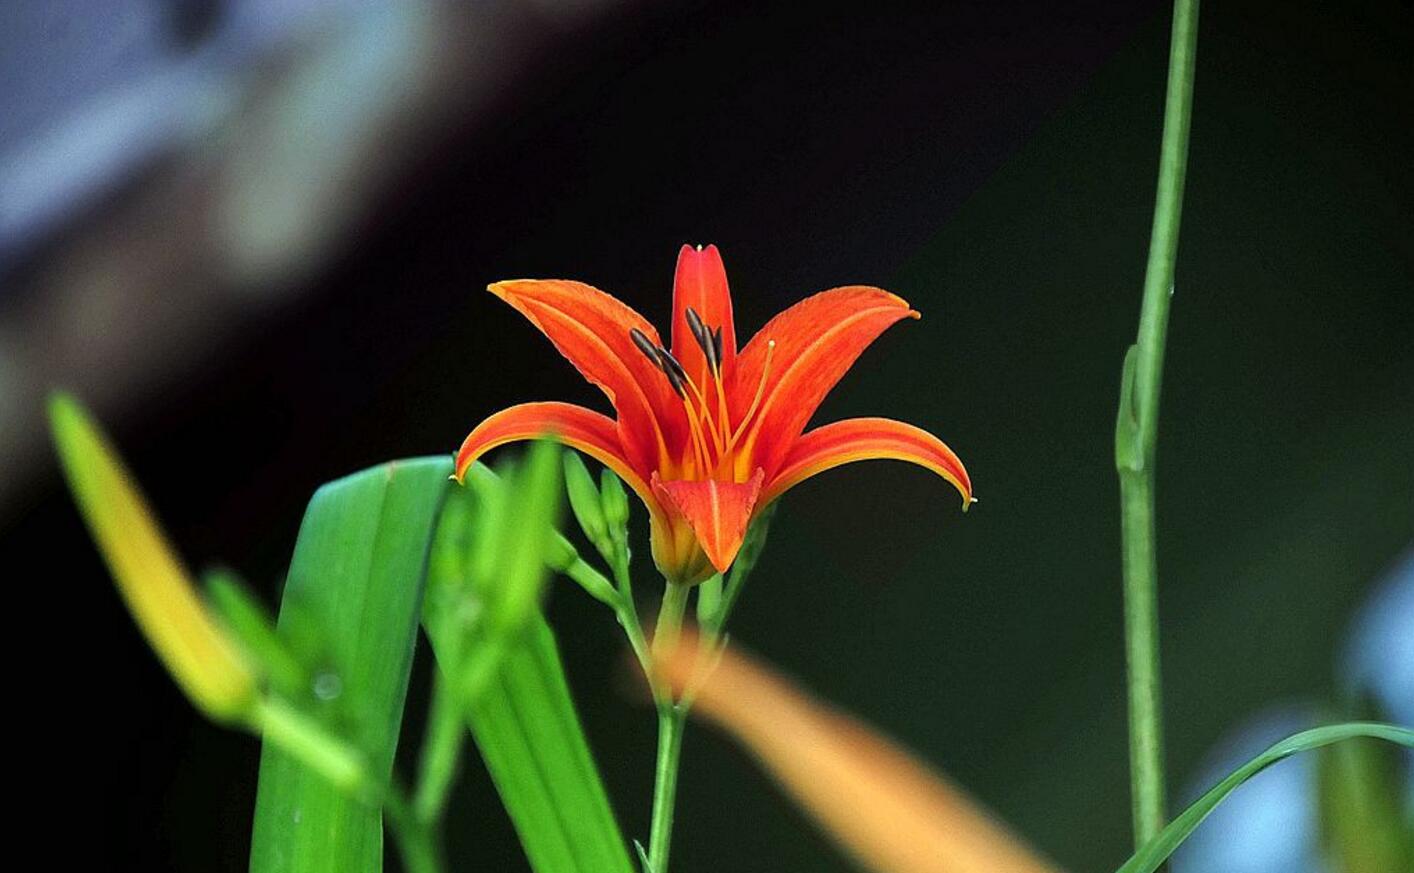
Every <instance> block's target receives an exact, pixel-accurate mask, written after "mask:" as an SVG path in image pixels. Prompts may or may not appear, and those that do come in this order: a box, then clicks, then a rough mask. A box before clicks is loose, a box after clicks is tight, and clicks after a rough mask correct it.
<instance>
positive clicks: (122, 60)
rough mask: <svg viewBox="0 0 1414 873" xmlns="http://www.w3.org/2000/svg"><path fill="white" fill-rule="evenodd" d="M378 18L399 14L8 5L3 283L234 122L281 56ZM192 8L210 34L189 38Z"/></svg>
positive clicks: (128, 4) (293, 7) (3, 22)
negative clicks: (155, 169) (119, 196)
mask: <svg viewBox="0 0 1414 873" xmlns="http://www.w3.org/2000/svg"><path fill="white" fill-rule="evenodd" d="M379 8H383V9H385V11H386V8H387V7H385V6H384V4H381V3H375V2H373V0H232V2H227V3H219V2H210V3H205V4H202V3H178V2H170V0H169V2H157V0H111V2H103V3H92V2H87V0H49V2H45V3H7V4H0V82H2V83H3V88H0V272H4V270H5V268H6V267H7V266H9V265H10V263H11V262H12V261H13V260H15V259H16V258H18V257H20V256H21V255H22V254H23V253H24V252H25V251H26V250H28V249H29V248H30V247H31V246H33V245H34V244H36V243H38V242H39V241H41V240H42V239H43V238H44V237H45V236H47V235H48V234H50V233H52V232H53V231H55V230H56V229H58V228H59V227H61V226H62V225H63V223H64V222H65V221H67V220H69V219H70V218H72V217H73V216H74V215H75V214H77V213H78V212H80V211H81V210H82V209H83V208H85V207H86V206H88V205H90V204H91V203H93V202H94V201H95V200H96V199H97V198H98V197H100V196H102V195H103V194H104V193H105V192H106V191H108V190H110V189H112V188H113V187H114V186H116V185H118V184H120V183H121V182H122V181H123V180H124V179H126V178H128V177H130V176H131V175H132V174H134V173H136V172H137V171H139V170H141V169H142V168H143V167H145V166H147V165H148V164H149V163H150V162H152V161H153V160H154V159H156V158H157V157H159V156H160V155H162V154H163V153H165V152H167V151H168V150H170V149H173V148H174V147H177V146H180V145H182V144H183V143H185V142H188V141H190V140H191V139H192V138H194V137H197V136H199V135H202V134H204V133H207V132H209V131H210V130H211V129H212V128H213V127H214V126H215V125H216V124H217V123H219V122H220V121H221V120H222V119H224V118H226V117H228V115H229V114H230V112H231V111H232V110H233V109H234V108H235V107H236V106H237V105H238V103H239V98H240V96H241V92H242V86H243V84H244V76H245V75H246V74H247V73H248V72H250V71H251V70H252V69H253V68H254V67H255V66H256V63H257V62H258V61H259V60H261V59H262V58H264V57H265V56H266V55H268V54H269V53H270V52H271V51H272V50H274V49H278V48H280V47H282V46H284V45H287V44H290V43H295V42H298V40H299V39H300V38H301V37H302V36H306V35H307V34H308V32H309V31H310V30H311V29H313V28H314V27H316V26H321V25H324V24H327V23H329V22H331V21H335V20H339V19H348V18H356V17H359V15H361V14H365V13H370V12H373V11H374V10H377V9H379ZM193 9H196V10H199V15H204V16H205V17H206V18H207V19H209V21H208V22H206V24H207V26H205V27H203V28H201V29H199V31H198V32H195V33H184V26H189V25H190V21H186V19H189V18H191V17H192V16H193V14H195V13H193V11H192V10H193ZM184 22H185V24H184Z"/></svg>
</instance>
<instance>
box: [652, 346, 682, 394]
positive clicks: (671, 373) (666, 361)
mask: <svg viewBox="0 0 1414 873" xmlns="http://www.w3.org/2000/svg"><path fill="white" fill-rule="evenodd" d="M658 360H659V361H661V362H662V365H663V372H664V373H667V374H668V381H670V382H673V383H674V384H673V387H674V388H675V389H677V391H678V393H679V394H681V393H682V391H683V386H685V385H686V384H687V381H688V380H687V371H686V370H684V369H683V368H682V364H679V363H678V359H677V358H675V357H673V353H672V352H670V351H668V350H667V349H664V348H659V349H658Z"/></svg>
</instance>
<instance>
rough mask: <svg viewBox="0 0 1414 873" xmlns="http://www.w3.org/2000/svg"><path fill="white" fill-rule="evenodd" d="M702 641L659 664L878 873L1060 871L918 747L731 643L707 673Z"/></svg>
mask: <svg viewBox="0 0 1414 873" xmlns="http://www.w3.org/2000/svg"><path fill="white" fill-rule="evenodd" d="M699 651H700V649H699V645H698V644H697V641H695V640H693V639H692V637H691V635H690V634H688V633H686V632H685V633H684V638H683V640H682V641H681V642H680V643H679V644H678V645H677V646H676V647H675V648H673V649H672V650H671V651H670V652H668V653H667V655H666V657H661V658H659V660H658V664H657V666H658V667H659V668H660V669H661V670H662V671H663V675H664V678H666V679H667V681H668V682H669V684H670V685H671V686H672V687H673V688H674V690H675V691H679V690H681V689H685V688H687V687H690V685H691V684H692V683H700V684H698V690H697V697H696V705H695V706H694V707H693V715H700V716H702V717H703V718H706V719H707V720H708V721H711V722H714V723H716V725H717V726H718V727H720V728H722V729H723V730H724V731H726V732H727V733H728V734H730V735H731V736H732V737H734V738H735V739H736V740H737V741H738V742H739V743H741V744H742V745H743V746H744V747H746V749H747V750H748V751H750V752H751V754H752V755H754V756H755V757H756V759H757V760H758V761H759V762H760V763H761V766H762V768H763V769H765V770H766V771H767V772H768V773H770V774H771V775H772V776H774V777H775V778H776V781H777V782H779V783H780V785H781V787H782V788H783V789H785V791H786V793H787V794H789V795H790V796H791V797H792V798H793V799H794V800H795V802H796V803H798V804H799V805H800V806H801V807H802V808H803V809H805V810H806V811H807V812H808V813H809V814H810V815H811V816H812V817H814V819H815V820H816V821H817V822H818V823H819V824H820V826H821V827H822V828H823V829H824V830H825V831H826V833H828V834H829V835H830V836H831V837H832V838H834V839H835V841H837V842H838V843H839V844H840V845H841V846H843V847H844V848H845V849H847V850H848V851H849V852H850V853H851V854H852V855H854V857H855V858H856V859H858V860H859V861H860V863H861V864H862V865H863V867H864V868H865V869H868V870H872V871H875V873H993V871H999V870H1004V871H1007V873H1058V871H1059V868H1058V867H1055V866H1054V865H1053V864H1052V863H1051V862H1049V861H1047V860H1046V859H1045V858H1042V857H1041V856H1040V855H1038V854H1037V853H1036V852H1035V851H1034V850H1032V849H1031V848H1030V847H1028V846H1027V845H1026V844H1025V843H1024V842H1023V841H1022V840H1021V839H1019V838H1018V837H1017V836H1016V834H1014V833H1012V832H1011V831H1010V830H1009V829H1008V828H1007V827H1006V826H1005V825H1004V824H1003V823H1002V822H1001V821H999V820H998V819H997V818H996V817H995V816H993V815H992V813H991V812H990V811H988V810H987V809H985V808H983V807H982V806H981V805H980V804H978V803H977V801H975V800H973V799H972V798H971V797H969V796H968V795H967V793H966V792H964V791H963V790H962V789H960V788H958V787H957V786H956V785H954V784H953V783H952V782H950V781H949V780H947V779H945V778H944V777H943V776H942V775H941V774H939V773H937V772H935V771H934V770H933V769H932V768H930V767H929V766H928V765H927V764H926V763H924V762H923V761H921V760H920V759H918V758H917V757H915V756H914V755H913V754H912V753H910V752H909V751H908V750H907V749H905V748H903V747H901V746H899V745H898V744H897V743H895V742H893V741H891V740H890V739H888V738H886V737H884V736H883V735H881V734H880V733H879V732H878V731H877V730H875V729H874V728H872V727H871V726H869V725H867V724H865V723H864V722H862V721H860V720H858V719H856V718H853V717H851V716H849V715H847V714H845V713H843V712H841V711H839V710H836V709H834V708H832V707H830V706H828V705H827V704H825V703H823V702H822V701H819V700H816V699H814V698H811V697H809V696H808V695H806V694H805V693H804V692H803V691H801V690H800V689H799V688H796V687H794V686H792V685H791V684H790V683H788V682H787V681H786V680H785V679H783V678H782V677H781V676H779V675H777V674H776V673H775V672H774V671H772V670H770V669H768V668H767V667H766V666H764V665H762V664H760V663H757V662H755V661H754V660H753V659H748V658H747V657H746V656H745V655H744V654H742V652H741V650H740V648H739V647H737V646H735V645H732V646H728V647H726V648H725V649H724V650H721V651H720V654H719V655H718V656H717V657H718V658H719V660H718V661H717V662H716V664H715V667H713V668H711V672H710V673H708V674H707V676H706V679H705V681H702V679H703V670H702V666H701V665H700V664H699V663H698V658H699V657H701V656H700V655H698V654H697V653H698V652H699Z"/></svg>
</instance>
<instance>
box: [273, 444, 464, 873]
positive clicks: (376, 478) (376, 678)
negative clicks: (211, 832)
mask: <svg viewBox="0 0 1414 873" xmlns="http://www.w3.org/2000/svg"><path fill="white" fill-rule="evenodd" d="M450 473H451V461H450V459H447V458H419V459H414V460H408V461H396V462H393V463H389V464H384V465H381V466H378V467H374V468H371V469H369V470H365V471H363V472H361V473H356V474H354V475H352V476H348V477H346V478H344V479H340V480H338V481H336V482H331V483H329V484H328V485H325V486H324V487H322V488H320V489H319V491H318V492H316V493H315V495H314V498H313V499H312V500H311V501H310V504H309V508H308V509H307V510H306V512H305V517H304V523H303V525H302V526H301V528H300V534H299V540H298V542H297V544H296V545H295V553H294V558H293V561H292V563H291V565H290V573H289V578H288V581H287V583H286V586H285V594H284V598H283V601H282V603H281V609H280V622H279V632H280V634H281V635H282V636H284V635H285V633H286V632H287V630H288V629H291V628H292V627H293V628H295V629H300V628H301V625H302V624H303V623H304V622H305V621H312V622H314V623H316V624H317V626H318V628H319V630H320V633H321V642H322V645H323V650H324V651H325V652H326V656H327V660H326V662H325V663H324V664H323V665H322V666H321V670H320V672H319V674H318V675H317V676H316V678H315V680H314V684H315V689H314V692H315V693H314V696H315V698H316V700H317V702H318V703H319V704H320V706H321V709H320V716H321V717H322V719H323V720H324V722H325V723H326V725H328V726H329V727H330V728H331V729H332V730H335V731H336V732H337V733H338V734H339V735H340V736H343V737H346V738H348V739H350V740H351V741H352V742H353V744H354V745H355V746H356V747H357V748H358V749H359V751H360V752H361V753H362V754H363V756H364V760H365V762H366V765H367V768H368V772H369V774H370V775H371V776H372V777H373V778H374V779H375V780H380V781H382V780H386V779H387V778H388V777H389V774H390V772H391V769H392V763H393V753H394V750H395V748H396V746H397V741H398V729H399V727H400V724H401V722H402V716H403V702H404V698H405V696H406V693H407V683H408V673H409V671H410V669H411V666H412V654H413V645H414V642H415V640H416V632H417V622H418V615H419V610H420V607H421V600H422V587H423V579H424V577H425V574H426V567H427V556H428V549H429V546H430V544H431V542H432V533H433V530H434V526H435V523H436V520H437V516H438V512H439V510H440V508H441V505H442V501H443V499H444V498H445V496H446V493H447V491H448V486H447V477H448V475H449V474H450ZM292 622H293V624H292ZM301 632H303V631H302V630H301ZM382 866H383V828H382V822H381V819H380V816H379V814H378V812H377V811H375V810H373V809H371V808H370V807H368V806H367V805H365V804H364V803H361V802H360V801H359V800H356V799H354V798H353V797H350V796H349V795H347V794H345V793H342V792H340V791H339V790H337V789H336V788H335V787H334V786H332V785H331V784H329V782H328V781H327V780H325V779H324V778H323V777H322V776H320V775H319V774H317V773H315V772H313V771H312V770H310V769H309V768H308V767H306V766H304V765H302V764H300V763H298V762H296V761H295V760H294V759H292V758H291V757H290V756H289V755H287V754H285V753H283V752H281V751H280V750H278V749H276V748H274V747H273V746H272V745H271V744H269V743H267V744H266V745H265V748H264V750H263V754H262V756H261V763H260V784H259V788H258V792H257V796H256V809H255V826H254V833H253V836H252V839H251V859H250V869H251V871H252V873H286V871H289V873H311V871H326V870H327V871H336V873H362V871H378V870H381V869H382Z"/></svg>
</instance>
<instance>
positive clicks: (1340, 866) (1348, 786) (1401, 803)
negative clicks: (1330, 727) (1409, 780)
mask: <svg viewBox="0 0 1414 873" xmlns="http://www.w3.org/2000/svg"><path fill="white" fill-rule="evenodd" d="M1361 708H1362V709H1364V710H1365V711H1366V712H1372V711H1373V707H1361ZM1317 774H1318V786H1319V799H1320V816H1319V818H1320V822H1321V830H1322V834H1321V838H1322V839H1321V841H1322V844H1323V846H1322V848H1323V849H1324V853H1323V854H1324V856H1325V859H1326V861H1327V863H1328V864H1329V865H1330V867H1331V869H1332V871H1333V873H1404V871H1406V870H1414V809H1409V808H1408V803H1407V801H1406V800H1405V799H1404V797H1405V795H1404V785H1403V782H1402V780H1401V776H1404V775H1405V774H1404V767H1403V762H1402V761H1401V760H1400V754H1399V750H1398V749H1396V748H1394V747H1393V746H1389V745H1385V744H1383V743H1373V742H1368V741H1364V740H1357V741H1355V742H1350V743H1338V744H1335V745H1331V746H1326V747H1325V748H1323V749H1321V751H1320V757H1319V759H1318V769H1317Z"/></svg>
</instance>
